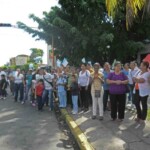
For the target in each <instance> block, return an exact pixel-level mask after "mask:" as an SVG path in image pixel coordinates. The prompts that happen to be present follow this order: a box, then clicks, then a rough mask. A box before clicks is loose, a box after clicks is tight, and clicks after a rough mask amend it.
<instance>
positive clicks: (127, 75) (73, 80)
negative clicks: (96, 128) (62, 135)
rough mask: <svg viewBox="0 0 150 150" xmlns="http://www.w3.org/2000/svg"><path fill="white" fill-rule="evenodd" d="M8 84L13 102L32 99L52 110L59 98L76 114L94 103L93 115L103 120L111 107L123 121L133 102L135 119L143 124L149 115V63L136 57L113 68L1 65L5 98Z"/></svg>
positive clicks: (34, 103) (39, 106)
mask: <svg viewBox="0 0 150 150" xmlns="http://www.w3.org/2000/svg"><path fill="white" fill-rule="evenodd" d="M8 85H9V87H10V91H11V93H12V96H13V97H14V102H17V101H18V102H20V103H21V104H25V103H26V102H27V101H28V100H29V101H30V102H31V104H32V106H33V107H36V106H37V109H38V110H39V111H42V110H43V109H44V107H45V106H48V107H49V110H50V111H53V109H54V102H55V101H58V102H59V107H60V109H61V108H66V107H67V106H70V107H71V108H72V114H74V115H75V114H78V112H87V111H88V110H89V107H90V106H92V114H91V116H92V119H96V118H97V116H98V119H99V120H103V119H104V112H105V111H110V114H111V120H112V121H115V120H117V121H119V122H122V121H123V119H124V117H125V108H126V106H127V104H130V106H131V109H135V110H136V112H137V117H136V118H135V121H137V122H138V123H140V124H141V123H144V122H145V120H146V117H147V110H148V104H147V103H148V102H147V101H148V96H149V95H150V72H149V63H148V62H141V64H140V66H139V67H138V65H137V63H136V62H135V61H132V62H130V63H126V64H124V65H122V64H121V63H120V62H119V61H117V62H116V63H115V64H114V66H113V68H112V67H111V65H110V64H109V63H108V62H105V63H104V66H103V67H101V66H100V64H99V63H95V64H94V65H93V66H92V65H91V64H85V63H82V64H81V68H75V67H71V66H69V65H68V66H66V67H63V66H62V67H59V68H57V69H51V70H50V69H46V68H45V67H41V68H38V69H37V70H32V69H29V70H28V71H24V70H20V69H19V68H18V69H17V70H16V71H11V70H9V71H7V72H5V71H4V70H2V69H1V70H0V96H1V97H0V99H6V97H7V90H6V89H7V87H8ZM97 110H98V111H97Z"/></svg>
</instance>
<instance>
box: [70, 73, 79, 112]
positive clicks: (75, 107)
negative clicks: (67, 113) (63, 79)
mask: <svg viewBox="0 0 150 150" xmlns="http://www.w3.org/2000/svg"><path fill="white" fill-rule="evenodd" d="M70 88H71V95H72V104H73V110H72V114H74V115H75V114H77V113H78V95H79V87H78V83H77V80H76V76H75V75H72V80H71V86H70Z"/></svg>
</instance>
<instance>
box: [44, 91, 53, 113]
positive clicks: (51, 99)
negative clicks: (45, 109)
mask: <svg viewBox="0 0 150 150" xmlns="http://www.w3.org/2000/svg"><path fill="white" fill-rule="evenodd" d="M47 95H48V98H49V105H50V109H51V110H53V108H54V105H53V91H52V89H50V90H46V89H45V90H44V91H43V95H42V101H43V106H44V103H45V102H46V99H47Z"/></svg>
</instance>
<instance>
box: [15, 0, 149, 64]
mask: <svg viewBox="0 0 150 150" xmlns="http://www.w3.org/2000/svg"><path fill="white" fill-rule="evenodd" d="M110 2H111V0H110ZM116 2H117V0H116ZM121 2H122V3H121ZM59 4H60V5H61V7H53V8H52V9H51V11H50V12H43V18H39V17H37V16H35V15H34V14H31V15H30V18H31V19H32V20H34V21H35V22H37V23H38V29H32V28H30V27H28V26H27V25H25V24H24V23H22V22H18V26H19V28H21V29H23V30H25V31H26V32H28V33H29V34H31V35H32V37H34V38H36V39H41V40H45V41H46V42H47V44H51V45H54V48H55V55H56V56H57V58H59V59H63V58H64V57H66V58H67V59H68V60H69V62H70V63H71V64H74V65H77V64H80V63H81V59H82V58H83V57H85V58H86V60H90V61H93V62H95V61H98V62H100V63H103V62H105V61H109V62H112V61H113V60H114V59H117V60H118V59H119V60H121V61H122V62H125V61H127V60H130V59H135V58H136V57H135V56H136V54H137V52H138V50H139V49H143V48H144V44H143V43H142V41H143V40H144V39H146V38H148V36H149V35H150V34H149V32H150V31H149V30H148V29H149V27H150V21H149V20H150V19H149V18H148V17H145V18H144V19H143V22H141V21H140V19H139V18H137V19H135V24H134V28H133V27H131V28H130V31H127V30H126V9H125V8H126V3H124V1H120V3H119V4H120V6H121V7H118V8H117V13H115V17H114V18H113V19H112V18H110V17H108V15H107V10H106V7H105V6H106V5H105V0H86V1H85V0H72V1H69V0H59ZM116 4H118V3H116ZM109 6H111V5H109ZM107 9H108V8H107ZM110 14H111V13H110ZM148 19H149V20H148ZM109 46H110V47H109Z"/></svg>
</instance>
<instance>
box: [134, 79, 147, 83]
mask: <svg viewBox="0 0 150 150" xmlns="http://www.w3.org/2000/svg"><path fill="white" fill-rule="evenodd" d="M134 80H135V82H136V83H144V82H145V79H144V78H135V79H134Z"/></svg>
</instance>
